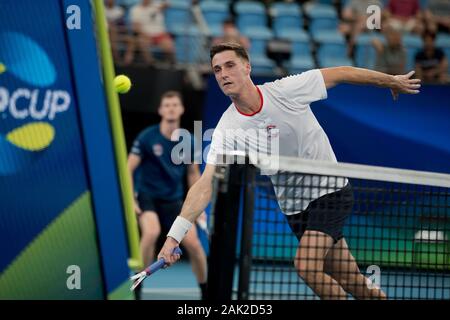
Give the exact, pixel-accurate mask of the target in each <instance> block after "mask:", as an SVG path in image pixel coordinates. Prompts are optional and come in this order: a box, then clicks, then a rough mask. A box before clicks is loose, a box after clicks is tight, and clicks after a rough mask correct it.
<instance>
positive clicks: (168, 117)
mask: <svg viewBox="0 0 450 320" xmlns="http://www.w3.org/2000/svg"><path fill="white" fill-rule="evenodd" d="M158 112H159V115H160V116H161V118H162V119H163V120H165V121H178V120H180V118H181V116H182V115H183V112H184V107H183V105H182V104H181V101H180V98H178V97H170V98H164V99H163V100H162V101H161V105H160V106H159V109H158Z"/></svg>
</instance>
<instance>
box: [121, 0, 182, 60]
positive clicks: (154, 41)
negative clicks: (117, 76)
mask: <svg viewBox="0 0 450 320" xmlns="http://www.w3.org/2000/svg"><path fill="white" fill-rule="evenodd" d="M168 6H169V4H168V3H167V2H166V1H164V2H160V1H158V2H153V1H152V0H142V2H141V3H139V4H136V5H135V6H133V7H132V8H131V11H130V20H131V25H132V30H133V35H134V41H135V43H137V45H138V46H139V47H140V49H141V52H142V54H143V57H144V59H145V61H146V62H147V63H152V62H153V57H152V55H151V54H150V50H149V46H150V47H151V46H158V47H160V48H161V49H162V50H163V52H164V53H165V55H166V58H167V60H168V61H169V62H170V63H171V64H174V63H175V46H174V43H173V40H172V37H171V36H170V34H169V33H168V32H167V31H166V27H165V22H164V14H163V11H164V10H165V9H166V8H167V7H168ZM133 58H134V50H129V51H128V52H127V54H126V56H125V62H126V63H130V62H131V61H132V60H133Z"/></svg>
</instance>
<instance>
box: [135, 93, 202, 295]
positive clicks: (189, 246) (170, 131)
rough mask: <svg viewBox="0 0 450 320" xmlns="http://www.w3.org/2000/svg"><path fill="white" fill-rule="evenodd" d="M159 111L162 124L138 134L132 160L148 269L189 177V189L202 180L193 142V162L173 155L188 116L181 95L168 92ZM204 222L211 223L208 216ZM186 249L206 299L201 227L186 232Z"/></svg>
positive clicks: (180, 155)
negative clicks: (179, 133)
mask: <svg viewBox="0 0 450 320" xmlns="http://www.w3.org/2000/svg"><path fill="white" fill-rule="evenodd" d="M158 113H159V115H160V116H161V122H160V123H159V124H157V125H154V126H150V127H148V128H146V129H145V130H143V131H142V132H141V133H140V134H139V136H138V137H137V139H136V140H135V141H134V143H133V147H132V149H131V153H130V155H129V157H128V169H129V170H130V174H131V182H132V186H134V188H133V190H136V193H135V195H136V197H135V211H136V213H137V215H138V220H139V226H140V230H141V251H142V256H143V259H144V264H145V266H148V265H149V264H150V263H151V262H152V261H153V260H154V255H155V246H156V243H157V240H158V237H159V235H160V233H161V229H163V230H164V229H167V230H168V229H169V228H170V226H171V225H172V223H173V221H174V220H175V218H176V217H177V215H178V213H179V212H180V211H181V206H182V204H183V196H184V179H185V178H186V174H187V182H188V187H189V188H190V187H191V186H192V185H193V184H194V183H195V182H196V181H197V180H198V179H199V178H200V169H199V166H198V165H197V164H193V163H192V161H191V160H192V159H193V156H194V150H193V145H194V144H193V139H192V141H190V145H191V146H192V148H191V149H192V150H191V155H192V159H186V158H185V157H188V155H187V154H186V153H185V152H172V149H173V148H174V147H175V146H176V145H177V144H178V140H179V138H178V136H177V129H179V128H180V119H181V116H182V114H183V113H184V106H183V103H182V98H181V95H180V93H178V92H176V91H168V92H166V93H164V94H163V95H162V97H161V102H160V105H159V109H158ZM175 163H181V164H175ZM185 163H191V164H185ZM136 169H139V172H138V173H139V174H138V175H137V177H138V178H137V181H133V176H134V173H135V171H136ZM200 219H203V221H205V220H206V215H205V213H203V214H202V215H201V217H200ZM183 246H184V248H185V249H186V251H187V252H188V254H189V258H190V261H191V264H192V270H193V272H194V274H195V276H196V278H197V281H198V284H199V287H200V289H201V292H202V297H203V296H204V294H205V290H206V273H207V266H206V255H205V252H204V250H203V247H202V245H201V243H200V241H199V238H198V235H197V231H196V228H191V230H190V231H189V232H188V233H187V234H186V237H185V239H184V242H183Z"/></svg>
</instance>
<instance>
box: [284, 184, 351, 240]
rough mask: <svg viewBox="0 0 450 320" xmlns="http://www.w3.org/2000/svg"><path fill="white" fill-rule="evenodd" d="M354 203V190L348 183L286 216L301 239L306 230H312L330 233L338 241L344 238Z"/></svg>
mask: <svg viewBox="0 0 450 320" xmlns="http://www.w3.org/2000/svg"><path fill="white" fill-rule="evenodd" d="M353 203H354V197H353V191H352V187H351V186H350V183H348V184H347V185H346V186H345V187H344V188H342V189H341V190H339V191H336V192H332V193H328V194H325V195H323V196H322V197H320V198H317V199H316V200H314V201H311V202H310V204H309V205H308V207H307V208H306V209H305V210H303V211H301V212H299V213H296V214H293V215H289V216H286V218H287V221H288V223H289V226H290V227H291V230H292V231H293V232H294V233H295V235H296V237H297V239H298V240H299V241H300V239H301V238H302V236H303V234H304V233H305V231H306V230H311V231H320V232H323V233H325V234H327V235H329V236H330V237H332V238H333V240H334V243H336V242H338V241H339V240H340V239H342V238H343V229H344V225H345V223H346V221H347V218H348V217H349V216H350V214H351V212H352V208H353Z"/></svg>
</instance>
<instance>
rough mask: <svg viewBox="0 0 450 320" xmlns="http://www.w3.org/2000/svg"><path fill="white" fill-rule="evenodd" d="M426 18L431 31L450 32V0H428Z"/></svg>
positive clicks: (427, 26)
mask: <svg viewBox="0 0 450 320" xmlns="http://www.w3.org/2000/svg"><path fill="white" fill-rule="evenodd" d="M424 20H425V24H426V28H427V30H428V31H429V32H431V33H438V32H440V31H443V32H450V0H428V3H427V8H426V10H425V11H424Z"/></svg>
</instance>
